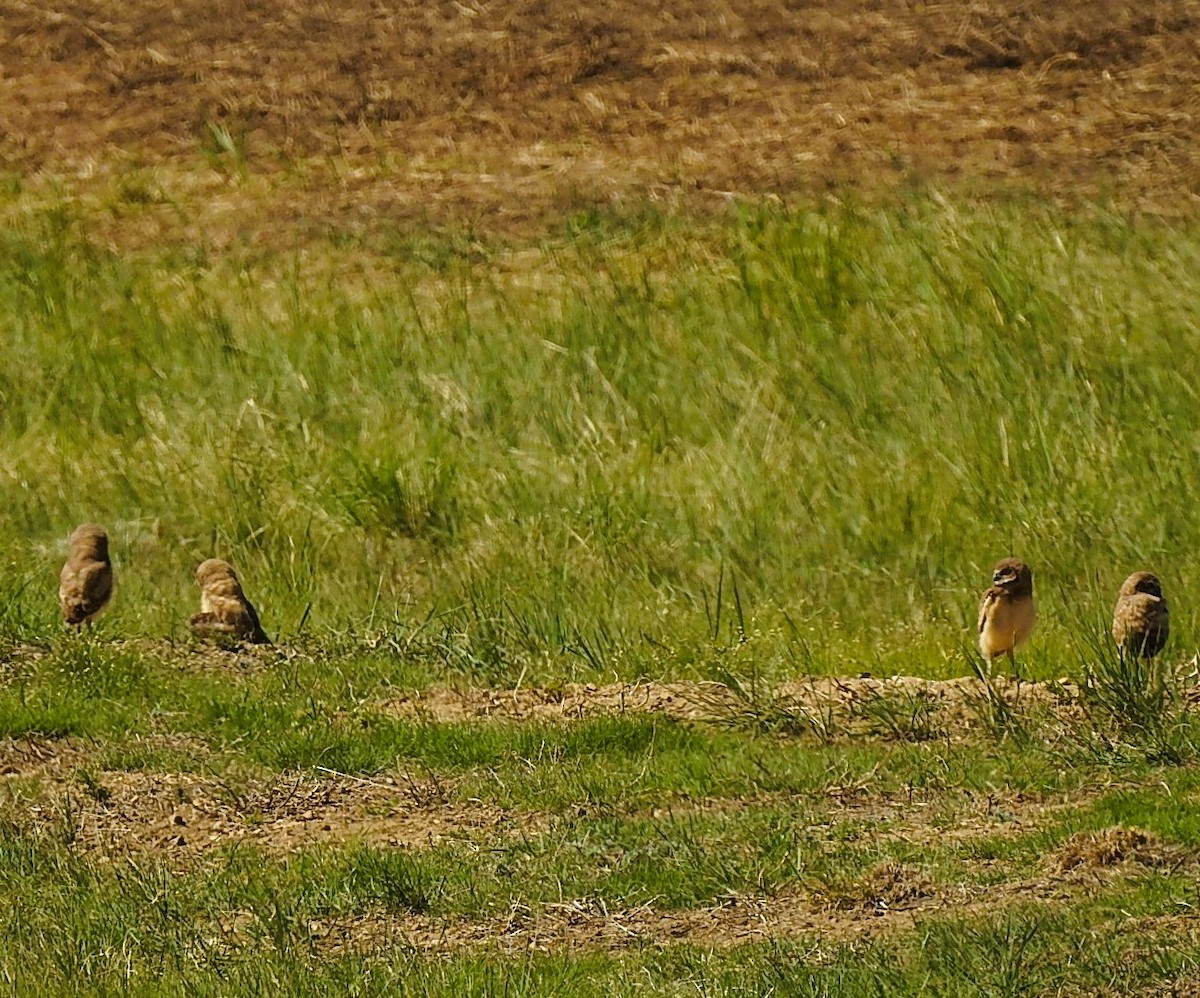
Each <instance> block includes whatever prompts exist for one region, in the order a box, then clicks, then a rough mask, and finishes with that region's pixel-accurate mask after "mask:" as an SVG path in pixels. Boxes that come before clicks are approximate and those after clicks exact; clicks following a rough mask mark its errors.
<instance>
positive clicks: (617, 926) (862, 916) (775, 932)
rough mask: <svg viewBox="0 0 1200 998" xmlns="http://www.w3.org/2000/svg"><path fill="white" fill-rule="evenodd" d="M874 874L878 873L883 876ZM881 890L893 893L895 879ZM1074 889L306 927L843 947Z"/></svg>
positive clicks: (571, 943)
mask: <svg viewBox="0 0 1200 998" xmlns="http://www.w3.org/2000/svg"><path fill="white" fill-rule="evenodd" d="M883 879H887V878H886V877H884V878H883ZM892 880H893V885H892V887H890V888H887V889H888V890H892V891H893V892H895V891H896V888H895V884H894V880H895V878H894V877H893V878H892ZM1078 886H1079V885H1078V884H1077V883H1076V882H1074V881H1071V880H1064V879H1055V878H1051V879H1047V880H1029V881H1020V882H1015V883H1010V884H1004V885H998V886H995V887H992V888H989V889H988V890H987V892H986V896H984V897H981V894H982V893H984V892H981V891H978V890H966V889H963V890H957V889H951V890H945V891H940V892H937V895H936V896H935V895H934V892H932V891H929V892H928V893H925V889H924V888H918V887H916V886H915V885H911V884H910V886H909V887H908V888H905V889H902V890H901V891H900V892H899V893H901V894H907V895H908V896H907V897H906V900H905V901H903V902H901V903H900V905H899V906H898V907H895V908H892V907H887V906H868V905H852V906H847V907H844V908H831V907H830V906H829V905H828V904H827V903H825V902H824V901H823V900H821V899H812V898H809V897H807V896H805V895H779V896H776V897H770V898H759V897H736V898H730V899H728V900H726V901H723V902H722V903H720V904H718V905H715V906H713V907H709V908H700V909H685V910H672V911H666V910H659V909H655V908H653V907H652V906H643V907H638V908H632V909H622V910H614V909H610V908H608V907H607V906H606V905H605V904H604V902H603V901H601V900H599V899H581V900H578V901H574V902H569V903H566V904H547V905H542V906H539V907H538V908H536V909H535V908H529V907H524V906H521V907H516V908H514V909H513V910H512V911H511V912H510V913H508V914H507V915H505V916H502V917H498V918H488V919H474V920H472V919H465V918H459V919H446V918H442V919H439V918H433V917H429V916H425V915H399V914H396V915H392V914H389V915H383V914H371V915H365V916H359V917H357V918H351V919H337V920H329V921H324V922H319V923H316V924H314V925H313V927H312V928H313V941H314V944H315V945H317V946H319V947H321V948H323V949H326V950H327V951H331V952H333V953H345V952H358V953H362V952H370V951H374V950H378V949H381V948H385V947H392V946H409V947H413V948H415V949H420V950H436V951H454V950H462V949H477V950H497V951H499V952H501V953H505V954H512V953H522V952H530V951H533V952H552V951H554V952H557V951H561V950H564V949H566V950H581V949H600V950H622V949H628V948H635V947H636V948H641V947H645V946H654V947H667V946H673V945H679V944H687V945H692V946H700V947H706V948H714V949H728V948H732V947H735V946H740V945H743V944H745V943H750V942H761V941H763V940H766V939H784V938H789V939H796V938H807V939H817V940H821V941H824V942H831V943H849V944H853V943H854V942H856V941H859V940H862V939H864V938H868V937H871V936H874V935H878V934H881V933H884V932H891V931H905V930H910V929H912V928H913V927H914V926H916V925H918V924H920V922H921V921H922V920H923V919H925V918H929V917H964V918H969V917H977V916H985V915H989V914H994V913H995V912H997V911H998V910H1001V909H1002V908H1003V907H1004V906H1006V905H1008V904H1014V903H1021V902H1026V901H1042V902H1048V903H1061V902H1068V901H1070V900H1071V898H1072V897H1073V896H1074V893H1073V892H1074V891H1075V890H1076V888H1077V887H1078Z"/></svg>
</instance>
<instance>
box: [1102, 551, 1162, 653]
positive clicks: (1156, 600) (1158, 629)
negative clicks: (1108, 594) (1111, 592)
mask: <svg viewBox="0 0 1200 998" xmlns="http://www.w3.org/2000/svg"><path fill="white" fill-rule="evenodd" d="M1170 632H1171V621H1170V613H1169V611H1168V609H1167V601H1166V598H1165V597H1164V596H1163V592H1162V583H1161V582H1159V581H1158V576H1156V575H1154V574H1152V573H1150V572H1134V573H1133V574H1132V575H1131V576H1129V578H1127V579H1126V580H1125V581H1124V582H1123V583H1122V584H1121V590H1120V592H1119V593H1118V594H1117V605H1116V606H1115V607H1113V623H1112V635H1113V640H1114V641H1116V643H1117V648H1119V649H1120V650H1121V652H1122V653H1123V654H1125V655H1136V656H1139V657H1141V658H1153V657H1154V656H1155V655H1157V654H1158V653H1159V652H1160V651H1162V649H1163V645H1165V644H1166V643H1167V636H1168V635H1169V634H1170Z"/></svg>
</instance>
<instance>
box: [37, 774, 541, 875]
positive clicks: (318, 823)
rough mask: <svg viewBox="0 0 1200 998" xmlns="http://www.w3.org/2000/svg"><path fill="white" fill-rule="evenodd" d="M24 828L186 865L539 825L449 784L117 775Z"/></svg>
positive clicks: (43, 804) (54, 798) (82, 788)
mask: <svg viewBox="0 0 1200 998" xmlns="http://www.w3.org/2000/svg"><path fill="white" fill-rule="evenodd" d="M21 820H23V821H24V822H26V823H29V824H31V825H37V824H42V825H44V824H46V823H52V824H65V826H66V827H67V828H69V830H70V833H71V835H72V839H73V841H74V843H75V844H76V846H77V847H78V848H81V849H84V850H94V851H97V852H101V853H104V854H120V853H126V852H143V851H151V850H162V851H165V854H166V855H168V856H175V857H176V858H178V859H181V860H182V859H188V858H195V857H196V856H198V855H201V854H203V853H205V852H208V851H209V850H212V849H216V848H220V847H224V846H229V845H233V844H242V843H244V844H247V845H253V846H255V847H258V848H261V849H263V850H264V851H267V852H272V853H287V852H293V851H295V850H298V849H302V848H308V847H313V846H320V845H342V844H345V843H347V842H352V841H353V842H363V843H368V844H373V845H388V846H394V847H400V848H415V847H420V846H429V845H435V844H437V843H438V842H440V841H442V840H444V839H446V838H448V837H457V838H468V837H471V836H478V835H488V836H494V835H496V834H504V833H505V832H506V831H509V830H511V831H514V832H515V831H529V830H531V829H534V828H536V827H537V826H538V824H539V823H540V819H538V818H536V817H533V816H528V815H517V814H513V813H511V812H507V811H504V810H502V809H501V808H498V807H495V806H494V805H490V804H487V803H485V802H483V801H469V802H466V803H458V802H453V801H451V800H449V799H448V798H447V796H446V787H445V786H444V785H442V784H438V783H434V782H432V781H426V780H418V779H412V778H407V777H399V776H397V777H380V778H378V779H375V780H365V779H356V778H352V777H344V776H335V777H330V778H328V779H313V778H310V777H301V776H280V777H277V778H274V779H271V780H265V781H263V780H255V781H246V782H240V781H238V782H235V781H233V780H226V779H217V778H206V777H195V776H189V775H184V774H161V773H116V772H112V773H101V774H98V775H96V776H89V777H88V779H87V780H86V781H80V782H79V783H77V784H76V785H75V786H74V787H73V788H72V789H71V790H70V791H69V792H56V793H54V794H52V795H49V796H47V797H45V798H43V799H42V800H41V801H38V802H32V803H30V804H28V805H27V806H26V807H25V808H23V811H22V816H21Z"/></svg>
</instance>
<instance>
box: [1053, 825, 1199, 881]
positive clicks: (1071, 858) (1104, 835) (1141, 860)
mask: <svg viewBox="0 0 1200 998" xmlns="http://www.w3.org/2000/svg"><path fill="white" fill-rule="evenodd" d="M1179 858H1180V853H1179V850H1178V849H1175V848H1172V847H1170V846H1168V845H1166V844H1164V843H1163V842H1162V840H1160V839H1159V837H1158V836H1157V835H1155V834H1154V833H1153V832H1145V831H1142V830H1141V829H1140V828H1125V827H1124V826H1122V825H1114V826H1113V827H1111V828H1105V829H1103V830H1102V831H1099V832H1077V833H1076V834H1075V835H1072V836H1071V837H1070V838H1069V839H1068V840H1067V841H1066V842H1064V843H1063V845H1062V846H1060V847H1059V848H1058V849H1056V850H1055V851H1054V853H1053V854H1052V855H1051V857H1050V866H1051V867H1052V868H1053V869H1055V870H1057V871H1059V872H1066V871H1068V870H1076V869H1098V868H1101V867H1108V866H1116V865H1117V864H1120V863H1136V864H1138V865H1140V866H1166V865H1167V864H1169V863H1172V862H1176V861H1178V860H1179Z"/></svg>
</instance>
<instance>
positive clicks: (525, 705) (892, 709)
mask: <svg viewBox="0 0 1200 998" xmlns="http://www.w3.org/2000/svg"><path fill="white" fill-rule="evenodd" d="M994 689H995V691H996V695H997V696H998V697H1000V698H1002V699H1003V701H1004V703H1005V704H1006V705H1007V706H1009V707H1011V708H1013V709H1014V710H1016V709H1035V710H1041V711H1052V712H1059V713H1061V714H1063V715H1064V716H1065V715H1066V714H1067V713H1070V712H1072V711H1073V710H1074V706H1075V704H1076V702H1077V698H1078V690H1077V688H1076V687H1075V686H1074V685H1073V684H1071V683H1070V682H1068V681H1066V680H1056V681H1054V682H1050V683H1019V684H1018V683H1015V682H1011V681H1007V680H1005V679H1003V678H1000V679H997V680H995V684H994ZM983 697H984V690H983V686H982V684H981V683H979V681H978V680H975V679H971V678H962V679H951V680H931V679H917V678H912V677H905V676H895V677H892V678H889V679H875V678H871V677H833V676H818V677H810V678H805V679H798V680H793V681H791V682H788V683H785V684H783V685H782V686H780V687H778V688H777V689H768V688H763V689H758V690H752V689H741V690H735V689H733V688H730V687H728V686H726V685H724V684H722V683H717V682H674V683H657V682H636V683H611V684H606V685H596V684H590V683H589V684H579V683H567V684H564V685H563V686H558V687H549V688H544V689H536V688H520V689H513V690H502V689H465V690H460V689H446V688H433V689H429V690H425V691H422V692H419V693H413V694H410V695H408V696H404V697H400V698H397V699H394V700H389V701H387V702H386V703H384V704H382V705H381V706H380V709H381V710H382V711H383V712H384V713H387V714H391V715H395V716H401V717H411V718H414V719H420V720H428V721H435V722H441V723H456V722H462V721H470V720H480V719H499V720H505V721H528V720H532V719H541V720H553V721H566V720H581V719H584V718H588V717H598V716H613V715H622V714H661V715H663V716H665V717H670V718H672V719H674V720H679V721H698V722H714V723H751V724H755V725H759V726H763V727H770V728H784V729H785V730H789V731H795V732H797V733H801V732H806V731H808V732H813V733H818V732H819V733H820V734H822V736H824V737H833V736H836V735H841V734H845V735H867V736H870V735H877V736H881V737H891V738H896V739H899V740H912V741H920V740H928V739H938V740H955V739H961V738H964V737H968V736H970V735H973V734H977V733H978V731H979V729H980V723H981V722H980V713H981V711H982V710H984V706H983V702H982V701H983Z"/></svg>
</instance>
